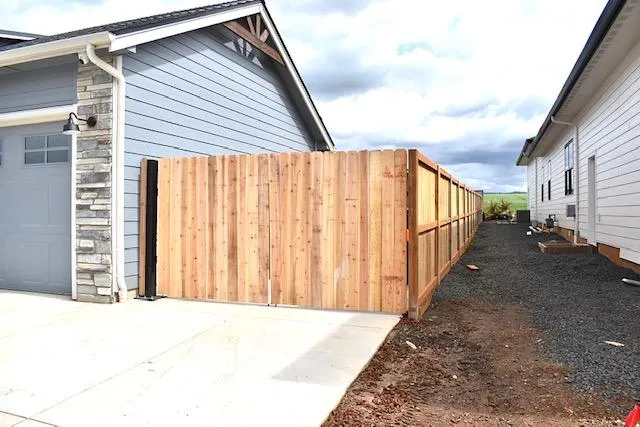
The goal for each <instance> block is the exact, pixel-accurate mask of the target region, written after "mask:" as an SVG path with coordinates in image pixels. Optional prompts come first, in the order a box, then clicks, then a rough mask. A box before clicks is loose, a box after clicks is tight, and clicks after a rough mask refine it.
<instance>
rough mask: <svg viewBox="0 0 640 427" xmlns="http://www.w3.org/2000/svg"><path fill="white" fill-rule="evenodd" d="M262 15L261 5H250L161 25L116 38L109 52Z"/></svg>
mask: <svg viewBox="0 0 640 427" xmlns="http://www.w3.org/2000/svg"><path fill="white" fill-rule="evenodd" d="M258 13H260V5H259V4H254V5H248V6H244V7H239V8H236V9H233V10H228V11H223V12H218V13H212V14H211V15H206V16H201V17H198V18H193V19H188V20H185V21H180V22H176V23H174V24H167V25H161V26H159V27H153V28H149V29H148V30H141V31H135V32H133V33H129V34H123V35H121V36H116V38H115V40H113V41H112V42H111V45H110V46H109V52H115V51H118V50H122V49H127V48H130V47H132V46H138V45H141V44H144V43H149V42H152V41H154V40H160V39H164V38H166V37H171V36H175V35H176V34H183V33H188V32H189V31H194V30H198V29H200V28H205V27H210V26H212V25H217V24H221V23H223V22H227V21H233V20H234V19H238V18H242V17H245V16H249V15H255V14H258Z"/></svg>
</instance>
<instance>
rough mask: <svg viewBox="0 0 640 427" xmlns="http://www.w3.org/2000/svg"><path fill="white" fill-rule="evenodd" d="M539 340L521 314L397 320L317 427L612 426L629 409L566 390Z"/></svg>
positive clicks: (507, 310) (440, 314) (466, 308)
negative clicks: (338, 403) (398, 322)
mask: <svg viewBox="0 0 640 427" xmlns="http://www.w3.org/2000/svg"><path fill="white" fill-rule="evenodd" d="M544 339H545V335H544V334H543V333H542V332H540V331H538V330H536V329H535V327H534V326H533V325H532V322H531V320H530V319H529V317H528V314H527V310H526V309H524V308H521V307H517V306H498V305H494V306H490V305H487V304H474V303H472V302H465V301H443V302H441V303H440V304H438V305H436V306H435V307H434V308H432V309H430V310H429V311H428V312H427V313H426V315H425V318H424V320H423V321H421V322H415V321H411V320H407V319H404V320H402V321H401V323H400V324H399V325H398V326H397V327H396V328H395V329H394V331H392V332H391V334H390V335H389V337H388V339H387V341H386V342H385V343H384V344H383V346H382V347H381V348H380V351H379V352H378V353H377V354H376V356H375V357H374V358H373V360H372V361H371V363H370V364H369V365H368V367H367V368H366V369H365V370H364V371H363V372H362V374H361V375H360V376H359V377H358V379H357V380H356V381H355V382H354V383H353V384H352V386H351V387H350V389H349V390H348V391H347V394H346V395H345V397H344V399H343V400H342V402H341V404H340V405H339V406H338V407H337V408H336V409H335V410H334V411H333V412H332V414H331V416H330V417H329V418H328V419H327V421H326V422H325V426H355V425H357V426H383V425H384V426H388V425H400V426H442V425H456V424H459V425H479V426H484V425H505V426H506V425H516V426H580V425H585V426H600V425H620V424H621V421H620V419H624V415H626V413H622V412H621V409H620V408H624V407H626V404H627V403H628V402H622V401H619V400H615V398H614V399H609V400H605V399H604V398H603V395H602V393H597V392H594V393H585V392H580V391H577V390H576V389H575V388H573V387H571V386H570V384H569V383H570V382H571V380H570V378H569V377H568V374H569V372H568V370H567V368H566V367H564V366H563V365H558V364H553V363H551V362H548V361H546V360H543V358H542V357H541V356H540V352H539V351H538V349H537V348H536V347H537V346H539V345H540V343H542V342H543V340H544ZM407 341H410V342H411V343H413V344H415V345H416V346H417V349H415V350H414V349H412V348H411V347H410V346H409V345H408V344H407ZM629 409H630V408H629Z"/></svg>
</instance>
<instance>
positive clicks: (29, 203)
mask: <svg viewBox="0 0 640 427" xmlns="http://www.w3.org/2000/svg"><path fill="white" fill-rule="evenodd" d="M15 187H16V189H17V190H18V192H19V194H21V195H23V197H18V201H19V206H20V208H19V210H18V211H17V212H16V215H17V216H18V218H16V220H17V222H18V223H19V224H20V225H21V226H23V227H29V226H31V227H33V226H38V227H39V226H42V224H46V223H45V222H44V221H45V220H46V219H47V212H48V211H49V207H48V205H49V191H48V188H47V184H44V185H43V184H18V185H16V186H15Z"/></svg>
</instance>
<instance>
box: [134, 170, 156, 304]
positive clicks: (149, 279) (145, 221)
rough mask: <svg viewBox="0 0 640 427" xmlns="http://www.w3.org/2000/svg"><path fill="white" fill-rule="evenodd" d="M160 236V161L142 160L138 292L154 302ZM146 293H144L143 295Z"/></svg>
mask: <svg viewBox="0 0 640 427" xmlns="http://www.w3.org/2000/svg"><path fill="white" fill-rule="evenodd" d="M157 235H158V161H157V160H148V159H142V162H141V164H140V257H139V258H140V259H139V264H140V267H139V283H138V291H139V292H140V293H141V297H142V298H143V299H146V300H150V301H153V300H155V299H157V298H158V296H157V293H156V268H157V261H158V259H157ZM142 291H144V293H142Z"/></svg>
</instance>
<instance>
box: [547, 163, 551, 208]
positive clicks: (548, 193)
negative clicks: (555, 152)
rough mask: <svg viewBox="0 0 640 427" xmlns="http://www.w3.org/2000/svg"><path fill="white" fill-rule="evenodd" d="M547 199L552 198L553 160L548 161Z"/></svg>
mask: <svg viewBox="0 0 640 427" xmlns="http://www.w3.org/2000/svg"><path fill="white" fill-rule="evenodd" d="M547 200H551V160H549V161H547Z"/></svg>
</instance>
